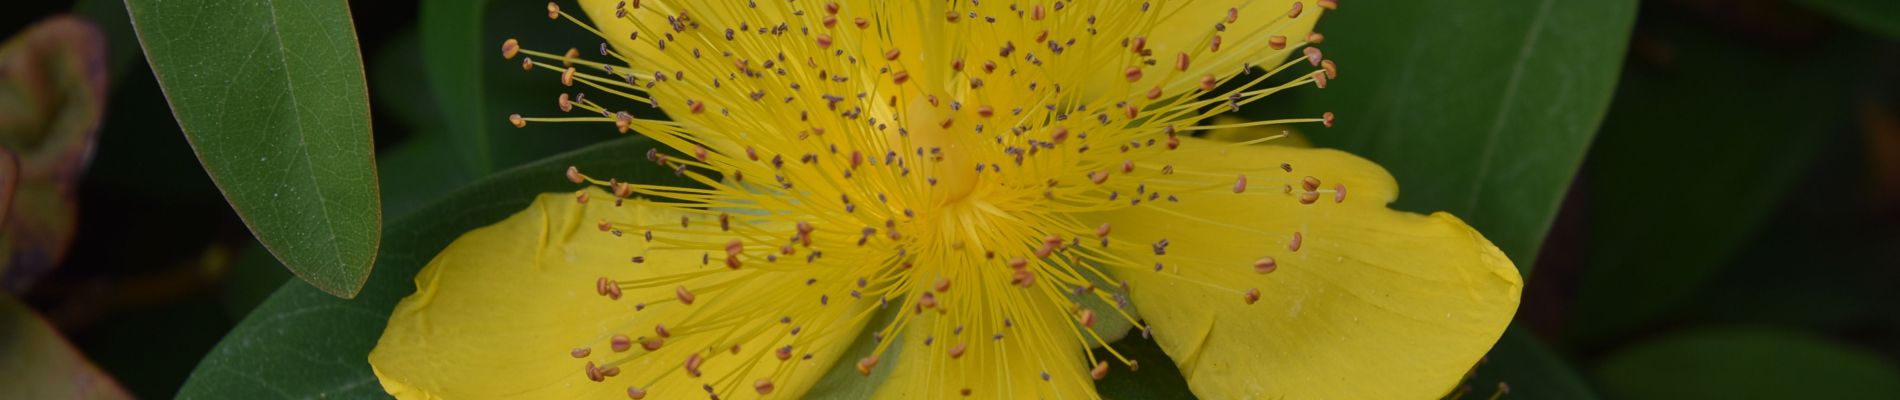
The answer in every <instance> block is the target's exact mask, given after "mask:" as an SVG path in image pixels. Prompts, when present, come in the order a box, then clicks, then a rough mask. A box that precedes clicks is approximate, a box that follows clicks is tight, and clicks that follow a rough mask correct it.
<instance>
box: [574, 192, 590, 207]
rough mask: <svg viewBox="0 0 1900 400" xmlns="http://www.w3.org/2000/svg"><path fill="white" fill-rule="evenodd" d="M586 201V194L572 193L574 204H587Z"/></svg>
mask: <svg viewBox="0 0 1900 400" xmlns="http://www.w3.org/2000/svg"><path fill="white" fill-rule="evenodd" d="M587 199H588V197H587V192H577V193H574V202H575V203H580V204H587Z"/></svg>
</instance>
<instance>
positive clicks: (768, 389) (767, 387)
mask: <svg viewBox="0 0 1900 400" xmlns="http://www.w3.org/2000/svg"><path fill="white" fill-rule="evenodd" d="M752 390H754V391H757V392H759V395H760V396H764V395H768V394H772V380H770V379H765V378H759V380H758V381H755V382H752Z"/></svg>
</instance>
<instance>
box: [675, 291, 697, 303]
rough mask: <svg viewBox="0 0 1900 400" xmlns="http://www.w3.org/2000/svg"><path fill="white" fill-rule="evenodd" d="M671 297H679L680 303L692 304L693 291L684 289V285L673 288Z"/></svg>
mask: <svg viewBox="0 0 1900 400" xmlns="http://www.w3.org/2000/svg"><path fill="white" fill-rule="evenodd" d="M673 297H677V298H679V300H680V304H685V305H689V306H690V305H693V298H694V297H693V292H691V291H688V290H686V287H685V286H679V287H675V288H673Z"/></svg>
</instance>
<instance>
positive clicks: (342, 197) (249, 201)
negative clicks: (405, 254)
mask: <svg viewBox="0 0 1900 400" xmlns="http://www.w3.org/2000/svg"><path fill="white" fill-rule="evenodd" d="M126 8H127V11H128V12H129V13H130V14H131V16H132V25H133V30H135V31H136V32H137V33H138V37H139V41H140V43H141V44H143V46H144V48H145V56H146V59H147V60H148V61H150V63H151V66H152V71H153V73H154V74H155V75H156V76H157V77H158V82H159V85H160V86H161V87H162V88H163V89H164V91H165V97H166V99H167V100H169V101H170V102H171V106H172V114H173V115H174V116H175V117H176V118H177V119H178V125H179V126H180V127H182V128H183V129H184V131H185V137H186V138H188V139H190V141H191V143H192V148H193V149H194V150H195V151H196V152H197V153H198V160H199V161H200V162H201V163H203V164H204V167H205V171H206V172H207V173H209V174H210V175H211V179H212V180H213V181H215V182H216V183H217V184H218V188H219V189H220V190H222V191H223V192H224V196H225V199H226V200H228V201H230V203H231V207H232V208H233V209H235V210H236V211H237V214H238V216H239V217H241V218H243V219H244V223H245V225H246V226H248V227H250V229H251V233H253V234H254V235H256V236H257V238H258V240H259V241H261V242H263V243H264V247H265V248H268V249H270V251H271V253H272V254H273V255H276V256H277V258H278V259H279V260H282V261H283V262H284V265H285V266H286V267H289V268H290V270H291V272H292V273H295V274H296V275H297V276H298V277H300V278H303V279H304V280H305V281H307V282H309V283H310V284H311V285H313V286H316V287H317V288H320V289H323V290H324V291H325V292H329V293H331V294H334V295H336V296H342V297H352V296H355V295H356V293H357V291H358V290H360V289H361V288H362V286H363V281H364V279H365V277H367V276H368V275H369V271H370V267H371V266H372V263H373V262H374V260H375V256H376V246H377V243H378V241H379V240H380V237H381V235H382V231H381V228H382V212H381V205H380V202H379V200H378V199H377V186H376V166H375V162H374V160H373V158H372V149H371V145H370V125H369V99H368V96H369V94H368V90H367V89H366V88H365V85H364V81H363V67H362V65H363V62H362V57H361V56H360V55H359V54H358V51H357V47H356V32H355V28H354V27H352V26H351V25H350V14H349V9H348V8H347V5H346V4H344V2H342V1H336V0H313V1H264V2H257V1H232V0H181V1H157V0H127V1H126Z"/></svg>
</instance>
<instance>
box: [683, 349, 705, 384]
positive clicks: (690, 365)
mask: <svg viewBox="0 0 1900 400" xmlns="http://www.w3.org/2000/svg"><path fill="white" fill-rule="evenodd" d="M704 361H705V358H704V357H701V356H700V355H699V353H693V355H690V356H686V365H685V367H686V374H687V375H692V376H693V377H694V378H698V377H699V364H700V363H701V362H704Z"/></svg>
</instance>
